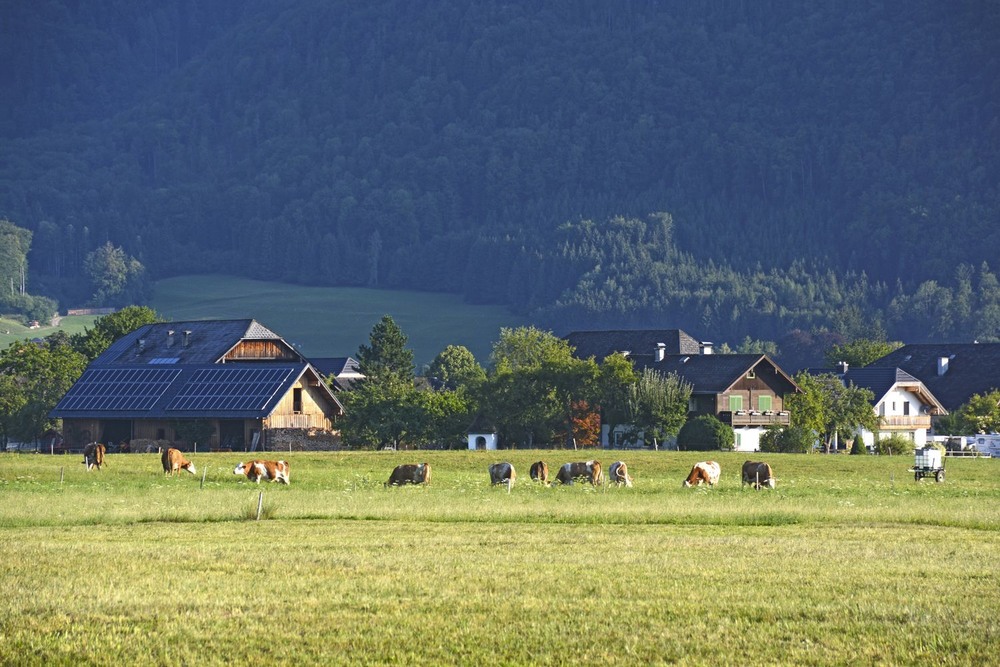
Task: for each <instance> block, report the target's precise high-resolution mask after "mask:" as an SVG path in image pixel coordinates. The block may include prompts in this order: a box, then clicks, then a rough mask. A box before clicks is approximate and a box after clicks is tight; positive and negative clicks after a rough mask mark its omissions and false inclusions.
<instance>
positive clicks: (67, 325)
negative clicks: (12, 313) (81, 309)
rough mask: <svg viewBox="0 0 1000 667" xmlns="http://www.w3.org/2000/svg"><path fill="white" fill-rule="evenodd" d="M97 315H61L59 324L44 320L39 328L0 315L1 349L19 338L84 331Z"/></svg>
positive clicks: (91, 324)
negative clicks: (59, 332)
mask: <svg viewBox="0 0 1000 667" xmlns="http://www.w3.org/2000/svg"><path fill="white" fill-rule="evenodd" d="M96 319H97V317H96V316H95V315H73V316H71V317H60V318H59V319H58V324H56V325H54V326H53V324H52V322H42V323H41V326H40V327H38V328H37V329H30V328H28V327H26V326H25V325H23V324H21V322H19V321H18V320H15V319H11V318H8V317H0V349H6V348H7V347H8V346H9V345H10V344H11V343H13V342H15V341H19V340H24V339H25V338H27V339H32V338H45V337H46V336H51V335H52V334H54V333H56V332H57V331H65V332H66V333H67V334H70V335H72V334H75V333H83V331H84V330H85V329H86V328H87V327H92V326H94V320H96Z"/></svg>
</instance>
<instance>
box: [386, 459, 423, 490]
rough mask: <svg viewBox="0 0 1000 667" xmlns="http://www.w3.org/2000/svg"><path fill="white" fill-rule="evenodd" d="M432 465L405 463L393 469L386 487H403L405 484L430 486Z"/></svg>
mask: <svg viewBox="0 0 1000 667" xmlns="http://www.w3.org/2000/svg"><path fill="white" fill-rule="evenodd" d="M430 483H431V464H429V463H404V464H402V465H398V466H396V467H395V468H393V471H392V474H391V475H389V481H388V482H386V483H385V486H402V485H403V484H430Z"/></svg>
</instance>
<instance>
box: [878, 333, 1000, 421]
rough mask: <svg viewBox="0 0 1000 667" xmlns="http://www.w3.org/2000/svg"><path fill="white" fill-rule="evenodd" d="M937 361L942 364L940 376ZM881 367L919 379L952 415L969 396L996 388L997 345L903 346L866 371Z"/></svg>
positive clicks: (999, 384)
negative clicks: (900, 370)
mask: <svg viewBox="0 0 1000 667" xmlns="http://www.w3.org/2000/svg"><path fill="white" fill-rule="evenodd" d="M939 360H945V363H944V364H942V366H943V367H944V368H943V369H942V370H943V372H940V373H939ZM885 366H889V367H898V368H901V369H903V370H904V371H906V372H907V373H909V374H910V375H912V376H913V377H915V378H917V379H919V380H920V381H921V382H923V383H924V385H925V386H926V387H927V388H928V389H929V390H930V391H931V392H932V393H933V394H934V396H935V397H936V398H937V399H938V400H939V401H940V402H941V404H942V406H943V407H944V408H945V409H947V410H949V411H954V410H957V409H958V408H960V407H961V406H962V405H964V404H965V403H967V402H968V401H969V399H970V398H972V396H973V395H975V394H985V393H987V392H989V391H991V390H993V389H998V388H1000V343H931V344H911V345H904V346H903V347H901V348H899V349H898V350H894V351H892V352H890V353H889V354H887V355H886V356H884V357H882V358H881V359H878V360H877V361H874V362H873V363H871V364H869V365H868V366H866V368H871V367H885Z"/></svg>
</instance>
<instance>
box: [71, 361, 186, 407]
mask: <svg viewBox="0 0 1000 667" xmlns="http://www.w3.org/2000/svg"><path fill="white" fill-rule="evenodd" d="M180 372H181V371H180V369H175V368H170V369H165V368H102V369H92V370H88V371H86V372H84V374H83V376H82V377H81V378H80V379H79V380H78V381H77V382H76V384H74V385H73V386H72V387H71V388H70V390H69V391H68V392H67V393H66V395H65V396H64V397H63V399H62V400H61V401H60V402H59V405H58V406H56V409H57V410H122V411H126V410H149V409H150V408H152V407H153V405H154V404H155V403H156V401H157V400H159V398H160V396H162V395H163V392H165V391H166V390H167V387H169V386H170V383H171V382H173V381H174V379H175V378H176V377H177V376H178V375H180Z"/></svg>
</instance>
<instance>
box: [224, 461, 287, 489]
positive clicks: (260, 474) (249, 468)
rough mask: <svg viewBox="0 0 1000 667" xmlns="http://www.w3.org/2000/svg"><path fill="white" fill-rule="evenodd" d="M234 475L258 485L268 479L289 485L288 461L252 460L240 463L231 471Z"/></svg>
mask: <svg viewBox="0 0 1000 667" xmlns="http://www.w3.org/2000/svg"><path fill="white" fill-rule="evenodd" d="M233 474H234V475H246V478H247V479H249V480H250V481H251V482H257V483H258V484H260V480H262V479H269V480H271V481H272V482H281V483H282V484H289V483H290V481H289V478H288V461H261V460H257V459H254V460H253V461H241V462H240V464H239V465H238V466H236V469H235V470H233Z"/></svg>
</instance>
